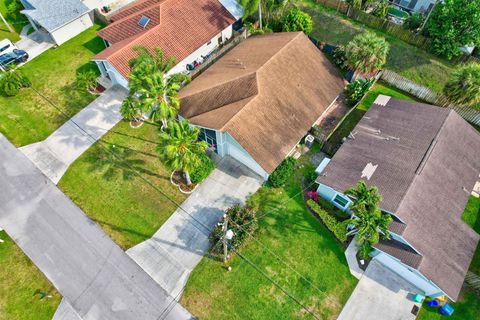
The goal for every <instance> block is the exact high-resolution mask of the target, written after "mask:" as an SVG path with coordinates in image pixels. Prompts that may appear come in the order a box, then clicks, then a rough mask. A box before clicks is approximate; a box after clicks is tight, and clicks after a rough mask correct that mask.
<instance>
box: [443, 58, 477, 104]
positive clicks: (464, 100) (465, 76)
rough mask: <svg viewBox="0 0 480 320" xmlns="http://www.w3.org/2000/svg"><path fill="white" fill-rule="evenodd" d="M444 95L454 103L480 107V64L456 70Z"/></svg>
mask: <svg viewBox="0 0 480 320" xmlns="http://www.w3.org/2000/svg"><path fill="white" fill-rule="evenodd" d="M443 93H444V94H445V95H446V96H447V98H448V100H449V101H450V102H452V103H458V104H460V105H464V106H470V107H475V106H480V64H479V63H470V64H467V65H464V66H461V67H460V68H458V69H457V70H455V71H454V72H453V73H452V75H451V76H450V80H449V81H448V82H447V84H446V85H445V87H444V88H443Z"/></svg>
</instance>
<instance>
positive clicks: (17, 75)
mask: <svg viewBox="0 0 480 320" xmlns="http://www.w3.org/2000/svg"><path fill="white" fill-rule="evenodd" d="M31 85H32V83H31V82H30V80H29V79H28V78H27V77H26V76H24V75H23V74H22V73H21V72H20V71H18V70H17V69H14V68H10V69H7V70H6V71H5V72H3V73H1V74H0V92H1V93H2V94H3V95H5V96H8V97H13V96H16V95H17V94H18V93H19V92H20V89H22V88H28V87H30V86H31Z"/></svg>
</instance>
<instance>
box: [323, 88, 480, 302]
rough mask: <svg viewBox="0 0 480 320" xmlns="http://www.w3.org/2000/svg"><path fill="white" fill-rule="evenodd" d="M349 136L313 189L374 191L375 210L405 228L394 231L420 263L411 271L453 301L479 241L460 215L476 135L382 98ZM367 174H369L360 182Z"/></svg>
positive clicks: (434, 112)
mask: <svg viewBox="0 0 480 320" xmlns="http://www.w3.org/2000/svg"><path fill="white" fill-rule="evenodd" d="M352 134H353V137H354V139H351V138H349V139H347V141H346V142H345V143H344V144H343V145H342V147H341V148H340V149H339V150H338V152H337V153H336V154H335V156H334V157H333V159H332V160H331V161H330V163H329V164H328V165H327V167H326V168H325V170H324V172H323V174H322V175H321V176H320V177H318V179H317V182H319V183H322V184H325V185H328V186H330V187H332V188H334V189H336V190H339V191H343V190H345V189H347V188H349V187H351V186H354V185H355V184H356V182H357V181H358V180H360V179H364V180H365V181H366V182H367V184H369V185H373V186H377V187H378V188H379V191H380V194H381V195H382V197H383V201H382V202H381V203H380V206H381V207H382V209H384V210H387V211H389V212H391V213H394V214H395V215H397V216H398V217H399V218H400V219H401V220H402V221H403V222H404V223H405V224H406V227H405V228H397V227H395V228H396V230H398V231H399V234H401V235H402V236H403V237H404V239H406V240H407V241H408V242H409V243H410V244H411V245H412V246H413V247H414V248H415V249H416V250H417V251H418V252H419V253H420V254H421V255H422V256H423V258H422V261H421V263H420V264H419V265H418V268H417V269H418V270H419V271H420V272H422V273H423V274H424V275H425V276H427V277H428V278H429V279H431V280H432V281H433V282H435V283H436V284H437V285H438V286H439V287H440V288H441V289H442V290H443V291H444V292H445V293H447V294H448V295H449V296H450V297H451V298H452V299H456V298H457V297H458V294H459V292H460V289H461V286H462V284H463V280H464V278H465V274H466V272H467V270H468V267H469V265H470V262H471V260H472V257H473V254H474V252H475V249H476V247H477V243H478V240H479V235H478V234H477V233H476V232H474V231H473V230H472V229H471V228H470V227H469V226H468V225H466V224H465V223H464V222H463V221H462V219H461V214H462V212H463V210H464V208H465V205H466V203H467V201H468V198H469V195H470V193H471V191H472V189H473V186H474V184H475V182H476V181H477V180H479V173H480V161H479V156H480V151H479V150H480V134H479V133H478V132H477V131H476V130H475V129H474V128H473V127H472V126H470V125H469V124H468V123H467V122H466V121H465V120H463V119H462V118H461V117H460V116H459V115H457V114H456V113H455V112H454V111H453V110H450V109H446V108H439V107H435V106H430V105H426V104H421V103H415V102H408V101H403V100H396V99H391V98H390V97H386V96H380V97H379V98H377V100H376V101H375V103H374V105H373V106H372V107H371V108H370V110H369V111H368V112H367V113H366V114H365V116H364V117H363V119H362V120H361V121H360V122H359V123H358V125H357V126H356V127H355V128H354V130H353V132H352ZM367 166H368V167H370V168H373V167H375V169H374V170H367V171H369V172H368V175H365V168H366V167H367ZM372 171H373V172H372ZM362 175H363V177H362ZM398 258H399V259H402V258H404V256H398ZM402 261H403V260H402ZM407 264H408V263H407Z"/></svg>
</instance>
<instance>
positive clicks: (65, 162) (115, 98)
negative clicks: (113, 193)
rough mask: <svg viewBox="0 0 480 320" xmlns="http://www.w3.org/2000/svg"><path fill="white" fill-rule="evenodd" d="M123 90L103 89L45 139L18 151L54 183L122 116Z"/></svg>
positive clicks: (124, 90) (119, 88)
mask: <svg viewBox="0 0 480 320" xmlns="http://www.w3.org/2000/svg"><path fill="white" fill-rule="evenodd" d="M127 93H128V92H127V91H126V89H124V88H122V87H119V86H115V87H112V88H110V89H108V90H106V91H105V92H104V93H103V94H102V95H101V96H100V97H98V98H97V99H96V100H95V101H93V102H92V103H90V104H89V105H88V106H86V107H85V108H84V109H83V110H81V111H80V112H79V113H77V114H76V115H75V116H73V117H72V118H71V119H70V120H68V121H67V122H65V124H63V125H62V126H61V127H60V128H58V129H57V131H55V132H54V133H52V134H51V135H50V136H49V137H48V138H47V139H45V140H44V141H41V142H37V143H34V144H31V145H28V146H24V147H21V148H20V150H21V151H22V152H23V153H24V154H25V155H26V156H27V157H28V158H29V159H30V160H31V161H32V162H33V163H35V165H37V167H38V168H39V169H40V170H41V171H42V172H43V173H44V174H45V175H46V176H47V177H48V178H49V179H50V180H52V182H53V183H55V184H57V183H58V181H60V179H61V178H62V176H63V175H64V174H65V172H66V171H67V169H68V167H70V165H71V164H72V163H73V162H74V161H75V160H76V159H77V158H78V157H79V156H80V155H82V154H83V153H84V152H85V151H86V150H87V149H88V148H90V147H91V146H92V144H94V143H95V142H96V141H97V140H98V139H100V138H101V137H102V136H103V135H104V134H105V133H107V132H108V130H110V129H111V128H112V127H113V126H115V125H116V124H117V123H118V122H119V121H120V120H121V119H122V116H121V115H120V106H121V104H122V101H123V99H124V98H125V97H126V95H127ZM87 133H88V134H87Z"/></svg>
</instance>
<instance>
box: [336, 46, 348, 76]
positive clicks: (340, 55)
mask: <svg viewBox="0 0 480 320" xmlns="http://www.w3.org/2000/svg"><path fill="white" fill-rule="evenodd" d="M333 62H335V64H336V65H337V66H338V67H339V68H340V69H342V70H347V69H348V62H347V56H346V55H345V47H344V46H339V47H337V48H335V50H333Z"/></svg>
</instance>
